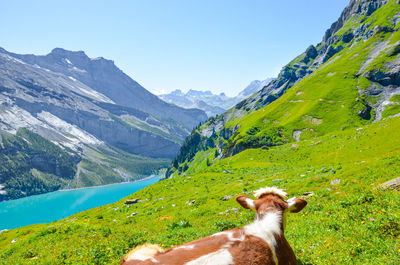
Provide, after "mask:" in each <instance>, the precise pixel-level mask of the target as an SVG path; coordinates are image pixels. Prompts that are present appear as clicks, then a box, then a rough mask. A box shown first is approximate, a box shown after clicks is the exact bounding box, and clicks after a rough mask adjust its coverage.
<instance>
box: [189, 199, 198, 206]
mask: <svg viewBox="0 0 400 265" xmlns="http://www.w3.org/2000/svg"><path fill="white" fill-rule="evenodd" d="M195 202H196V200H191V201H190V202H189V203H188V205H192V204H194V203H195Z"/></svg>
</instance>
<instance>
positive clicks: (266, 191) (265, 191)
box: [253, 187, 287, 200]
mask: <svg viewBox="0 0 400 265" xmlns="http://www.w3.org/2000/svg"><path fill="white" fill-rule="evenodd" d="M265 194H275V195H278V196H279V197H281V199H283V200H284V199H285V198H286V197H287V193H286V192H285V191H284V190H283V189H278V188H277V187H265V188H261V189H258V190H255V191H253V195H254V196H255V197H257V198H260V197H261V196H262V195H265Z"/></svg>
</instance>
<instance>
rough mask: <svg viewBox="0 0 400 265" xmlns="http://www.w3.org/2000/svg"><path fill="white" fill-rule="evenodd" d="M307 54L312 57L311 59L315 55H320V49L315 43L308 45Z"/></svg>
mask: <svg viewBox="0 0 400 265" xmlns="http://www.w3.org/2000/svg"><path fill="white" fill-rule="evenodd" d="M306 56H307V57H309V58H311V59H315V57H317V56H318V51H317V49H316V48H315V47H314V45H310V46H308V48H307V50H306Z"/></svg>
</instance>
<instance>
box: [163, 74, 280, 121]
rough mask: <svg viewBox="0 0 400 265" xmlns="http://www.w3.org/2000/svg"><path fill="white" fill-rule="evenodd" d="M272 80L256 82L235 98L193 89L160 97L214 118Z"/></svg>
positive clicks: (176, 91)
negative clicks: (203, 112) (201, 111)
mask: <svg viewBox="0 0 400 265" xmlns="http://www.w3.org/2000/svg"><path fill="white" fill-rule="evenodd" d="M272 80H274V78H268V79H266V80H263V81H259V80H255V81H253V82H251V83H250V84H249V85H248V86H247V87H246V88H245V89H244V90H242V91H241V92H240V93H239V94H238V95H237V96H235V97H228V96H226V95H225V93H221V94H219V95H215V94H213V93H212V92H211V91H197V90H192V89H191V90H189V91H188V92H187V93H184V92H182V91H181V90H179V89H177V90H175V91H172V92H171V93H169V94H163V95H159V97H160V98H161V99H162V100H165V101H166V102H169V103H171V104H175V105H177V106H180V107H183V108H197V109H201V110H203V111H205V112H206V113H207V115H208V117H214V116H216V115H219V114H222V113H224V112H225V111H226V110H228V109H230V108H231V107H233V106H234V105H235V104H237V103H238V102H239V101H241V100H243V99H245V98H247V97H249V96H251V95H253V94H254V93H256V92H258V91H260V90H261V89H262V88H263V87H265V86H266V85H268V84H269V83H270V82H271V81H272Z"/></svg>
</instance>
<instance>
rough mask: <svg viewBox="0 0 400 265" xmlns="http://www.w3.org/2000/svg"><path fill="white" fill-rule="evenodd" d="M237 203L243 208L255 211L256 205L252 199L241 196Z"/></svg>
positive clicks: (237, 198)
mask: <svg viewBox="0 0 400 265" xmlns="http://www.w3.org/2000/svg"><path fill="white" fill-rule="evenodd" d="M236 201H237V202H238V203H239V204H240V205H241V206H242V207H243V208H246V209H252V210H255V209H256V206H255V205H254V201H253V200H252V199H250V198H249V197H247V196H244V195H239V196H237V197H236Z"/></svg>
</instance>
